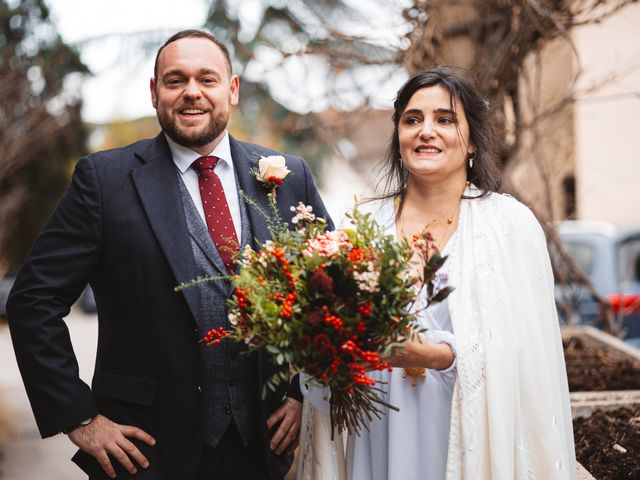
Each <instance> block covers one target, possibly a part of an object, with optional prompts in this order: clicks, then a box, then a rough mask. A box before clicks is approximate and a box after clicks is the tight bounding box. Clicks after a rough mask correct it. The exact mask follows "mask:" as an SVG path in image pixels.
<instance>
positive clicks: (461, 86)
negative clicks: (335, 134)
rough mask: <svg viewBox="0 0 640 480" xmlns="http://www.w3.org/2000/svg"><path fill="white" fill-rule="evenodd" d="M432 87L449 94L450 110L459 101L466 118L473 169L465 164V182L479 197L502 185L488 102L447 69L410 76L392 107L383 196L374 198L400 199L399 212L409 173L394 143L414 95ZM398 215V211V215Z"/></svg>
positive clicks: (468, 84)
mask: <svg viewBox="0 0 640 480" xmlns="http://www.w3.org/2000/svg"><path fill="white" fill-rule="evenodd" d="M436 85H440V86H441V87H443V88H444V89H445V90H446V91H447V92H449V95H450V96H451V109H452V110H454V107H455V104H456V101H459V102H460V105H462V108H463V110H464V113H465V116H466V117H467V123H468V124H469V141H470V142H471V144H472V145H474V146H475V147H476V152H475V157H474V159H473V168H469V164H468V163H467V180H469V181H470V182H471V183H473V184H474V185H475V186H476V187H478V188H479V189H481V190H483V194H482V195H480V196H481V197H482V196H485V195H488V194H489V193H491V192H495V191H498V189H499V188H500V185H501V183H502V178H501V177H502V176H501V174H500V171H499V170H498V167H497V165H496V159H497V157H498V155H499V152H500V145H501V142H500V141H499V140H498V137H497V135H496V131H495V128H494V125H493V121H492V115H491V112H490V109H489V102H487V101H486V100H485V99H483V98H482V97H481V96H480V94H479V93H478V91H477V90H476V88H475V87H474V86H473V84H472V83H471V82H470V81H468V80H466V79H465V78H463V77H462V76H460V75H459V74H456V73H454V72H453V71H452V70H451V69H450V68H447V67H437V68H432V69H429V70H424V71H422V72H419V73H416V74H415V75H413V76H412V77H411V78H410V79H409V80H407V82H406V83H405V84H404V85H403V86H402V87H401V88H400V90H399V91H398V96H397V97H396V100H395V102H394V103H393V108H394V112H393V135H392V137H391V142H390V144H389V146H388V148H387V155H386V157H385V159H384V160H383V162H382V170H383V176H382V180H381V182H380V183H381V184H382V185H383V193H382V195H381V196H379V197H376V198H378V199H386V198H393V197H396V196H400V202H401V206H400V209H401V208H402V200H403V197H404V192H405V191H406V190H407V183H408V180H409V172H408V171H407V170H406V169H405V168H404V167H403V165H402V161H401V160H400V141H399V139H398V125H399V123H400V117H401V116H402V113H403V112H404V110H405V108H406V107H407V104H408V103H409V100H411V97H412V96H413V94H414V93H416V92H417V91H418V90H420V89H422V88H428V87H433V86H436ZM476 198H477V197H476ZM400 209H399V210H400ZM399 213H400V212H399V211H398V215H399Z"/></svg>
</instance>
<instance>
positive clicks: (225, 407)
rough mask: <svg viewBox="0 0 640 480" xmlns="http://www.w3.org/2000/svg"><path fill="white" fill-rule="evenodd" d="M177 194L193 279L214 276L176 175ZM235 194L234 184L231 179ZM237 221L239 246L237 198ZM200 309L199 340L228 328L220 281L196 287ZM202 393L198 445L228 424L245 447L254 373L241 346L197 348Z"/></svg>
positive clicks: (210, 249) (213, 263) (214, 263)
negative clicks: (198, 351)
mask: <svg viewBox="0 0 640 480" xmlns="http://www.w3.org/2000/svg"><path fill="white" fill-rule="evenodd" d="M178 179H179V182H178V183H179V185H180V193H181V197H182V204H183V206H184V213H185V216H186V219H187V227H188V229H189V235H190V237H191V249H192V251H193V257H194V259H195V265H196V276H198V277H200V276H207V275H209V276H219V275H222V273H221V272H225V268H224V264H223V263H222V260H221V258H220V256H219V255H218V251H217V249H216V247H215V245H214V243H213V240H212V239H211V236H210V235H209V231H208V230H207V227H206V225H205V223H204V222H203V220H202V217H200V215H199V213H198V211H197V210H196V207H195V205H194V204H193V200H192V198H191V195H190V194H189V191H188V190H187V187H186V186H185V185H184V183H183V182H182V179H181V178H180V175H179V174H178ZM236 185H237V188H238V191H240V186H239V185H238V180H237V178H236ZM240 215H241V219H242V233H241V243H242V246H243V247H244V245H245V244H247V243H249V242H250V240H251V229H250V226H249V221H248V217H247V211H246V206H245V203H244V201H243V200H242V199H240ZM192 288H197V289H198V291H199V297H200V308H199V314H198V316H197V318H196V323H197V325H198V330H199V337H200V338H201V337H204V335H205V333H206V332H207V331H209V330H210V329H211V328H214V327H215V328H217V327H220V326H222V327H225V328H228V327H229V322H228V319H227V308H226V305H225V302H226V300H227V298H228V296H229V294H230V293H231V285H230V283H229V282H228V281H226V280H214V281H211V282H206V283H201V284H199V285H197V286H196V287H192ZM200 348H201V350H200V351H201V359H202V375H203V378H202V395H203V411H202V425H203V427H204V428H203V442H204V443H205V444H207V445H211V446H213V447H215V446H217V445H218V443H219V442H220V439H221V438H222V436H223V434H224V432H225V431H226V430H227V428H228V427H229V424H230V423H231V420H232V419H233V421H234V422H235V424H236V426H237V428H238V431H239V432H240V436H241V438H242V441H243V443H244V444H245V445H247V444H248V443H249V441H250V440H251V438H252V436H253V435H254V433H255V429H256V426H257V417H258V405H257V401H258V395H259V392H258V370H257V365H256V359H255V356H254V355H249V354H248V353H247V352H246V349H245V348H244V345H243V344H240V343H236V342H231V341H229V340H228V339H224V340H223V341H222V342H221V343H220V344H218V345H214V346H207V345H204V344H201V347H200Z"/></svg>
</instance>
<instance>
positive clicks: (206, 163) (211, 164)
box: [193, 156, 218, 173]
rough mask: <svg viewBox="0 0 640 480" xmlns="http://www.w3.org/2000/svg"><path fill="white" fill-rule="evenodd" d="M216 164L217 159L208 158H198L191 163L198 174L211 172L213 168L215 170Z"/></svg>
mask: <svg viewBox="0 0 640 480" xmlns="http://www.w3.org/2000/svg"><path fill="white" fill-rule="evenodd" d="M217 163H218V157H212V156H208V157H200V158H198V159H197V160H196V161H195V162H193V165H194V166H195V167H196V170H197V171H198V173H202V172H203V171H205V170H213V169H214V168H216V164H217Z"/></svg>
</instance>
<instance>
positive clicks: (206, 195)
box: [193, 157, 239, 273]
mask: <svg viewBox="0 0 640 480" xmlns="http://www.w3.org/2000/svg"><path fill="white" fill-rule="evenodd" d="M217 163H218V157H200V158H198V159H197V160H196V161H195V162H193V165H194V166H195V168H196V170H197V171H198V184H199V185H200V196H201V197H202V206H203V208H204V217H205V220H206V222H207V228H208V229H209V234H210V235H211V239H212V240H213V243H214V244H215V246H216V248H217V249H218V253H219V254H220V258H221V259H222V261H223V262H224V266H225V267H226V268H227V272H228V273H233V272H234V271H235V265H234V262H233V256H234V254H235V253H236V252H237V251H238V250H239V244H238V237H237V236H236V229H235V227H234V226H233V219H232V218H231V212H230V211H229V205H228V204H227V197H226V196H225V194H224V189H223V188H222V182H221V181H220V177H218V175H217V174H216V173H215V172H214V171H213V169H214V168H215V167H216V164H217Z"/></svg>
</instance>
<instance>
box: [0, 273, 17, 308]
mask: <svg viewBox="0 0 640 480" xmlns="http://www.w3.org/2000/svg"><path fill="white" fill-rule="evenodd" d="M14 281H15V277H13V276H11V275H7V276H5V277H4V278H0V317H4V316H6V315H7V298H9V292H10V291H11V287H13V282H14Z"/></svg>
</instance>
